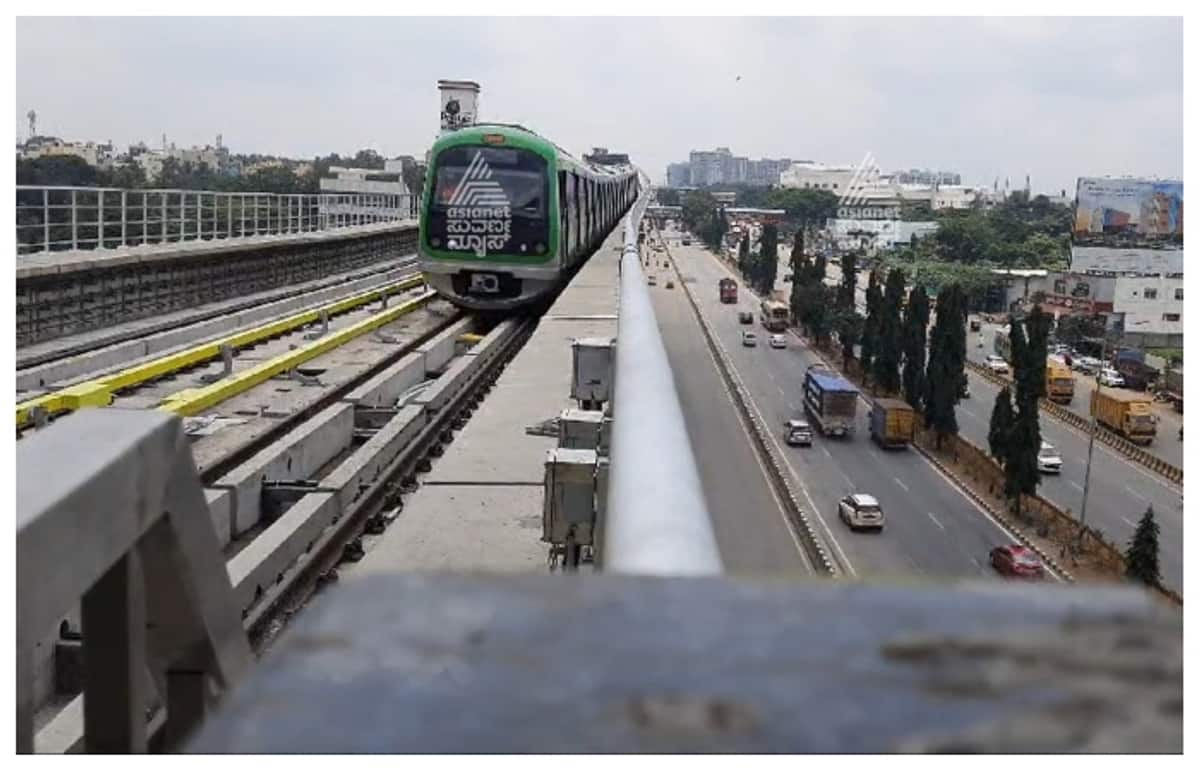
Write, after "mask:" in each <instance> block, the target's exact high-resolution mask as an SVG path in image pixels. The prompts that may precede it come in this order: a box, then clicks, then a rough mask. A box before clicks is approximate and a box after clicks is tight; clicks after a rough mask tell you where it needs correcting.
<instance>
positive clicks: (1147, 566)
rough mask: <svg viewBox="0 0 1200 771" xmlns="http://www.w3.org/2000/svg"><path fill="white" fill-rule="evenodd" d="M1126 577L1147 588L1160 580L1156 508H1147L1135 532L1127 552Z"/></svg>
mask: <svg viewBox="0 0 1200 771" xmlns="http://www.w3.org/2000/svg"><path fill="white" fill-rule="evenodd" d="M1125 575H1126V576H1127V577H1129V578H1131V579H1133V580H1135V581H1141V582H1142V583H1143V584H1146V585H1147V586H1154V585H1155V584H1157V583H1158V582H1159V580H1160V576H1159V572H1158V523H1157V522H1155V521H1154V507H1153V506H1148V507H1146V513H1145V514H1143V515H1142V518H1141V519H1140V520H1139V521H1138V526H1137V529H1136V530H1134V531H1133V539H1132V540H1131V541H1130V542H1129V547H1128V548H1127V549H1126V550H1125Z"/></svg>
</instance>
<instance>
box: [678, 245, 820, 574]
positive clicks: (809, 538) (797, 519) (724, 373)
mask: <svg viewBox="0 0 1200 771" xmlns="http://www.w3.org/2000/svg"><path fill="white" fill-rule="evenodd" d="M670 254H671V253H670V250H669V249H668V250H667V255H668V257H669V258H670V260H671V268H672V270H674V271H675V274H676V276H677V277H678V279H679V285H680V286H681V287H682V288H683V293H684V296H686V297H687V299H688V303H689V304H690V305H691V306H692V311H693V312H694V313H695V314H696V319H697V320H698V321H699V322H700V330H701V332H702V333H703V334H704V339H705V341H706V342H707V343H708V347H709V350H710V351H712V354H713V358H714V359H715V360H716V362H717V369H718V370H719V371H720V373H721V377H722V379H724V381H725V384H726V385H727V386H728V387H729V391H730V393H731V394H733V401H734V403H735V404H736V405H737V407H738V410H739V411H740V412H741V413H742V416H743V417H744V418H745V419H746V422H747V424H749V426H750V434H751V437H752V438H753V439H754V443H755V445H756V446H757V447H758V450H759V452H760V457H762V458H763V459H764V460H765V461H766V464H765V465H766V468H767V472H768V477H770V479H771V482H772V484H773V485H774V486H775V489H776V492H777V493H779V496H780V498H781V500H782V501H783V502H784V506H785V508H786V509H787V512H786V513H787V514H788V517H789V518H790V519H791V523H792V525H793V527H794V528H795V531H796V534H797V536H798V537H799V539H800V542H801V544H803V546H804V549H805V555H806V556H807V557H808V559H809V561H810V562H811V563H812V564H813V567H815V568H816V569H817V570H818V571H820V572H822V573H825V574H826V575H828V576H829V577H831V578H839V577H840V576H841V574H842V569H841V567H840V566H839V565H838V564H837V563H836V562H835V561H834V560H833V559H832V557H831V556H830V550H829V549H828V547H826V546H825V543H824V542H823V540H822V539H821V537H820V536H819V535H818V534H817V531H816V530H815V529H814V528H813V526H812V522H811V521H810V520H809V517H808V515H807V514H806V513H805V511H804V508H803V507H802V506H801V505H800V499H799V496H797V495H796V491H795V490H794V489H793V487H792V483H791V479H790V477H789V476H788V474H787V473H786V472H785V471H784V468H783V462H782V460H781V459H780V458H779V457H778V455H777V453H776V452H775V448H774V446H773V445H772V443H771V441H770V438H769V437H768V436H767V432H769V431H770V427H768V426H767V425H766V422H765V421H764V420H763V419H762V416H761V415H760V414H759V412H758V409H757V407H755V406H754V402H753V400H752V399H751V398H750V392H749V391H748V390H747V389H746V387H745V385H744V384H743V383H742V379H741V377H739V376H738V374H737V371H736V370H735V369H734V367H733V364H732V363H731V361H730V358H729V354H728V353H726V351H725V348H724V346H722V345H721V342H720V340H719V339H718V338H717V336H716V335H715V334H714V333H713V331H712V327H710V326H709V324H708V320H707V319H705V317H704V314H703V313H702V312H701V310H700V306H699V304H698V303H697V302H696V298H695V297H694V296H693V295H692V290H691V288H690V287H689V286H688V283H687V282H685V281H684V280H683V274H682V273H681V272H680V270H679V264H678V263H677V262H676V261H675V259H674V257H671V256H670Z"/></svg>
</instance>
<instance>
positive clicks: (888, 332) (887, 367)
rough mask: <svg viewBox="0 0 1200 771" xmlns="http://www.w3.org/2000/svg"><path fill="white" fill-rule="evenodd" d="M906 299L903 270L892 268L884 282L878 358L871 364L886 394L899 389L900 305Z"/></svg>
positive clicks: (878, 334) (872, 371) (877, 385)
mask: <svg viewBox="0 0 1200 771" xmlns="http://www.w3.org/2000/svg"><path fill="white" fill-rule="evenodd" d="M903 301H904V271H902V270H899V269H893V270H892V271H891V272H890V273H888V275H887V279H886V280H885V282H884V290H883V303H882V305H881V306H880V310H879V321H878V327H876V342H877V345H878V348H877V349H876V350H875V360H874V362H873V363H872V365H871V373H872V375H873V376H874V380H875V385H876V387H878V388H880V389H882V390H883V392H884V393H885V394H890V393H895V392H897V391H899V390H900V357H901V355H902V352H901V341H902V335H901V328H900V305H901V303H902V302H903Z"/></svg>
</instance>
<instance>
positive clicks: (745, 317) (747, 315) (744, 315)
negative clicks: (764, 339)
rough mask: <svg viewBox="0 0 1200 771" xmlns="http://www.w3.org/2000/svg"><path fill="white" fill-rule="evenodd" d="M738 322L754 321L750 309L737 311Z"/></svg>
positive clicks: (750, 322)
mask: <svg viewBox="0 0 1200 771" xmlns="http://www.w3.org/2000/svg"><path fill="white" fill-rule="evenodd" d="M738 323H739V324H753V323H754V314H753V313H751V312H750V311H739V312H738Z"/></svg>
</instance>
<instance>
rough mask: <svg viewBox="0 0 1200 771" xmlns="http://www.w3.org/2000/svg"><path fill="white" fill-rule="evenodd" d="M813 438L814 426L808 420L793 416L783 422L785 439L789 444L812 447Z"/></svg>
mask: <svg viewBox="0 0 1200 771" xmlns="http://www.w3.org/2000/svg"><path fill="white" fill-rule="evenodd" d="M812 439H813V434H812V426H810V425H809V424H808V421H807V420H800V419H799V418H793V419H791V420H789V421H787V422H786V423H784V424H783V441H785V442H787V443H788V444H789V445H791V446H793V447H796V446H803V447H811V446H812Z"/></svg>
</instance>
